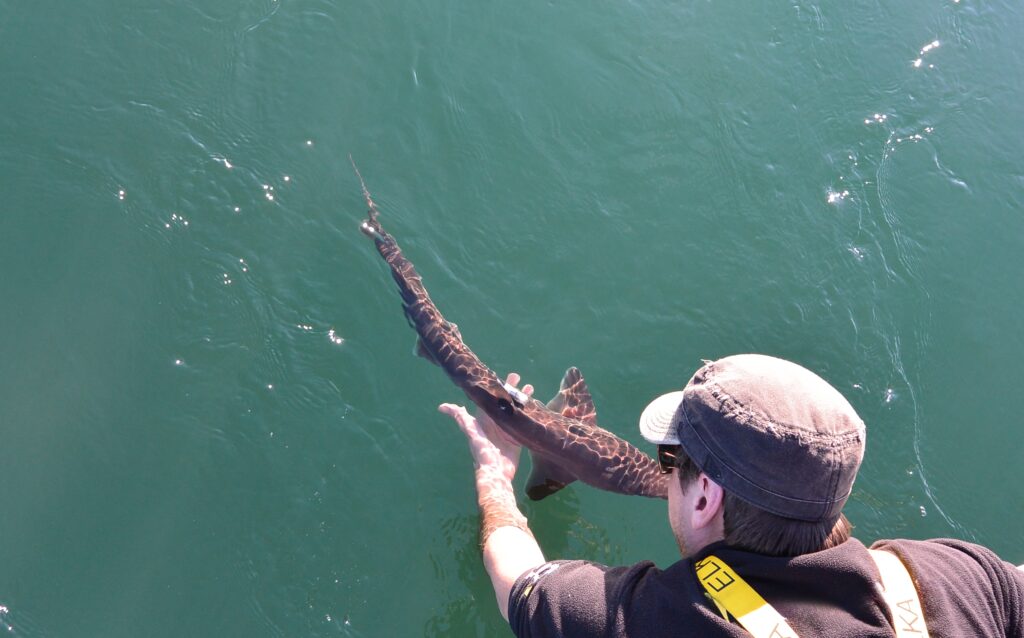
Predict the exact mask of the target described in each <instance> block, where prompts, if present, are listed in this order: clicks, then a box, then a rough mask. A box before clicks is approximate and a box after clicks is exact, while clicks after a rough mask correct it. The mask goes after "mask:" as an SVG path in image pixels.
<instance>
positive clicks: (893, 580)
mask: <svg viewBox="0 0 1024 638" xmlns="http://www.w3.org/2000/svg"><path fill="white" fill-rule="evenodd" d="M868 553H869V554H871V558H873V559H874V561H875V565H877V566H878V572H879V574H880V575H881V580H882V589H883V591H882V596H883V597H884V598H885V602H886V604H887V605H889V613H890V614H892V621H893V629H895V630H896V638H928V627H927V625H926V624H925V622H924V611H923V610H922V609H921V599H920V597H918V595H917V589H915V588H914V581H912V580H911V579H910V573H909V572H907V567H906V566H905V565H904V564H903V562H902V561H901V560H900V559H899V557H897V556H896V555H895V554H892V553H890V552H886V551H880V550H877V549H869V550H868Z"/></svg>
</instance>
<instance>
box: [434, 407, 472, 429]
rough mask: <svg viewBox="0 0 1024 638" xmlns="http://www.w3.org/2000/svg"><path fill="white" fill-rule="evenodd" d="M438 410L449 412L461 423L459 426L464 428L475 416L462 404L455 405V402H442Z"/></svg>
mask: <svg viewBox="0 0 1024 638" xmlns="http://www.w3.org/2000/svg"><path fill="white" fill-rule="evenodd" d="M437 411H438V412H440V413H442V414H447V415H448V416H450V417H452V418H453V419H455V421H456V422H457V423H458V424H459V426H461V427H462V429H465V428H466V427H467V426H468V425H469V424H470V423H472V422H473V421H474V419H473V416H472V415H470V413H469V412H466V408H464V407H462V406H461V405H455V404H454V403H442V404H441V405H439V406H437Z"/></svg>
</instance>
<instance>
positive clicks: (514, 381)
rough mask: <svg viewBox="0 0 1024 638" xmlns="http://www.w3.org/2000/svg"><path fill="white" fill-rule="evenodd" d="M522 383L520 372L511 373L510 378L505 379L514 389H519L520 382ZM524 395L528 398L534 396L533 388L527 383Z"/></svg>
mask: <svg viewBox="0 0 1024 638" xmlns="http://www.w3.org/2000/svg"><path fill="white" fill-rule="evenodd" d="M520 381H522V377H520V376H519V373H518V372H509V373H508V376H507V377H505V383H507V384H509V385H510V386H512V387H514V388H515V387H519V382H520ZM523 394H525V395H526V396H531V395H533V386H532V385H530V384H529V383H527V384H526V385H524V386H523Z"/></svg>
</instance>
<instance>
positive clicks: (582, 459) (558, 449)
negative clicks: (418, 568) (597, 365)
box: [349, 157, 669, 500]
mask: <svg viewBox="0 0 1024 638" xmlns="http://www.w3.org/2000/svg"><path fill="white" fill-rule="evenodd" d="M351 159H352V158H351V157H350V158H349V160H350V161H351ZM352 168H353V169H355V172H356V176H357V177H358V178H359V184H360V186H361V187H362V191H363V197H364V198H365V199H366V205H367V208H368V212H367V218H366V219H365V220H364V221H363V222H362V224H361V225H360V230H361V231H362V232H363V234H365V235H366V236H368V237H370V238H371V239H372V240H373V242H374V245H375V247H376V249H377V252H378V253H380V256H381V257H382V258H383V259H384V261H385V262H386V263H387V265H388V268H389V269H390V271H391V276H392V277H393V278H394V280H395V283H397V284H398V292H399V295H400V296H401V298H402V309H403V311H404V313H405V317H406V319H407V320H408V322H409V324H410V325H411V326H412V328H413V329H414V330H415V331H416V334H417V339H416V353H417V354H419V355H420V356H422V357H423V358H425V359H427V360H428V361H430V362H431V363H434V364H436V365H437V366H439V367H440V368H441V369H442V370H444V372H445V373H446V374H447V375H448V378H449V379H451V381H452V382H453V383H454V384H455V385H456V386H458V387H459V388H460V389H461V390H462V391H463V392H464V393H465V394H466V396H467V397H468V398H469V400H470V401H472V402H473V403H474V404H475V405H476V406H477V408H479V409H480V410H481V411H483V413H484V414H486V415H487V416H488V417H490V418H491V419H492V420H493V421H494V423H495V424H496V425H497V426H498V428H500V429H501V430H502V431H503V432H504V433H505V434H506V435H508V437H509V438H511V439H512V440H513V441H515V442H516V443H518V444H519V445H521V446H523V447H525V448H527V450H528V451H529V454H530V457H531V461H532V470H531V472H530V476H529V478H528V479H527V481H526V494H527V496H528V497H529V498H530V499H532V500H541V499H543V498H545V497H547V496H550V495H551V494H554V493H555V492H557V491H559V490H561V489H562V488H564V487H565V486H567V485H569V484H571V483H573V482H575V481H577V480H578V481H580V482H582V483H585V484H587V485H590V486H592V487H595V488H598V489H601V490H607V491H610V492H616V493H619V494H627V495H639V496H647V497H653V498H667V497H668V495H667V490H668V477H669V475H668V474H662V473H661V471H660V468H659V465H658V463H657V461H655V460H654V459H652V458H651V457H650V456H648V455H647V454H645V453H644V452H643V451H641V450H640V449H638V448H637V447H635V446H633V445H632V444H630V443H629V442H628V441H626V440H624V439H622V438H620V437H618V436H616V435H615V434H613V433H612V432H609V431H608V430H605V429H604V428H602V427H600V426H599V425H598V424H597V413H596V410H595V408H594V401H593V398H592V397H591V394H590V390H589V388H588V387H587V384H586V381H584V379H583V375H582V374H581V373H580V371H579V370H578V369H577V368H575V367H571V368H569V369H568V370H567V371H566V373H565V376H564V377H563V378H562V382H561V384H560V387H559V390H558V393H557V394H555V396H554V397H553V398H552V399H551V400H550V401H548V402H547V403H542V402H541V401H538V400H537V399H534V398H533V397H531V396H527V395H526V394H525V393H523V392H522V391H520V390H519V389H517V388H516V387H514V386H512V385H509V384H507V383H505V382H503V381H502V380H501V379H500V378H499V377H498V375H497V374H495V373H494V371H492V370H491V369H490V368H489V367H487V366H486V365H485V364H484V363H483V362H482V361H481V360H480V358H479V357H477V355H476V354H474V353H473V351H472V350H470V349H469V346H467V345H466V343H465V342H464V341H463V339H462V334H461V333H460V332H459V328H458V326H457V325H456V324H454V323H452V322H450V321H448V320H446V319H445V318H444V316H443V315H442V314H441V311H440V310H438V308H437V306H436V305H435V304H434V302H433V301H432V300H431V298H430V295H429V294H427V289H426V288H425V287H424V285H423V279H422V277H421V276H420V275H419V273H418V272H417V271H416V268H415V267H414V266H413V264H412V262H411V261H409V259H408V258H406V257H405V255H404V254H403V253H402V249H401V248H399V246H398V242H396V241H395V238H394V237H393V236H391V234H390V233H388V232H387V231H386V230H384V227H383V226H382V225H381V222H380V211H379V209H378V208H377V205H376V203H375V202H374V201H373V198H372V197H371V196H370V191H369V190H368V189H367V188H366V182H365V181H364V180H363V176H362V175H361V174H360V173H359V168H358V167H356V164H355V162H354V161H352Z"/></svg>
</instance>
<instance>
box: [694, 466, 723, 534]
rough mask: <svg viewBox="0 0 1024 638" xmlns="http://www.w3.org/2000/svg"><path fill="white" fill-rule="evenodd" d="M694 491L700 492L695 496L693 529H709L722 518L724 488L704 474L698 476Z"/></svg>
mask: <svg viewBox="0 0 1024 638" xmlns="http://www.w3.org/2000/svg"><path fill="white" fill-rule="evenodd" d="M692 489H695V490H698V491H697V493H696V494H695V495H694V496H695V497H696V498H695V499H694V501H693V512H692V513H691V516H692V521H693V528H694V529H700V528H702V527H707V526H708V525H711V524H712V523H714V522H715V520H716V519H717V518H718V517H719V516H720V513H721V510H722V502H723V500H724V498H725V493H724V492H723V491H722V486H720V485H719V484H718V483H715V482H714V481H712V480H711V479H710V478H708V475H707V474H705V473H703V472H701V473H700V475H699V476H697V480H696V481H694V485H693V488H692Z"/></svg>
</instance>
